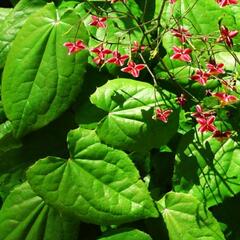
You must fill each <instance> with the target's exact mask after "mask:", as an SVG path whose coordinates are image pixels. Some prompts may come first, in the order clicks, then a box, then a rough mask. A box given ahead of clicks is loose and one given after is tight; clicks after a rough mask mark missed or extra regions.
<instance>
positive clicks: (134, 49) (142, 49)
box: [131, 41, 146, 52]
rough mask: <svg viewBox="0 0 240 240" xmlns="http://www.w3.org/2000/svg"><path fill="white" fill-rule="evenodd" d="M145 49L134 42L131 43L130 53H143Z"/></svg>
mask: <svg viewBox="0 0 240 240" xmlns="http://www.w3.org/2000/svg"><path fill="white" fill-rule="evenodd" d="M145 48H146V47H145V46H144V45H142V46H140V45H139V43H138V42H137V41H134V42H133V47H132V49H131V52H138V51H139V50H140V51H141V52H143V51H144V50H145Z"/></svg>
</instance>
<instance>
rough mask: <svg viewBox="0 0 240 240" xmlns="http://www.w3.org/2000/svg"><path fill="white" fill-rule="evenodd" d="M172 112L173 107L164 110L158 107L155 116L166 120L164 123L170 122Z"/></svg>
mask: <svg viewBox="0 0 240 240" xmlns="http://www.w3.org/2000/svg"><path fill="white" fill-rule="evenodd" d="M172 112H173V110H172V109H168V110H162V109H160V108H157V109H156V112H155V118H156V119H158V120H160V121H162V122H164V123H167V122H168V117H169V115H170V114H171V113H172Z"/></svg>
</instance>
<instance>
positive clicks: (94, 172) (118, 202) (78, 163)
mask: <svg viewBox="0 0 240 240" xmlns="http://www.w3.org/2000/svg"><path fill="white" fill-rule="evenodd" d="M68 145H69V151H70V158H69V159H68V160H66V159H62V158H56V157H47V158H45V159H41V160H39V161H38V162H37V163H35V164H34V165H33V166H32V167H31V168H30V169H29V170H28V174H27V175H28V180H29V183H30V185H31V186H32V188H33V189H34V191H35V192H36V193H37V194H39V195H40V196H41V197H43V199H44V200H45V201H46V202H47V203H49V204H51V205H53V206H54V207H56V208H57V209H59V210H60V211H64V212H67V213H68V214H72V215H74V216H76V217H78V218H79V219H80V220H82V221H86V222H91V223H95V224H119V223H122V222H128V221H134V220H137V219H141V218H146V217H157V216H158V213H157V210H156V209H155V207H154V205H153V202H152V200H151V198H150V196H149V193H148V191H147V189H146V186H145V185H144V183H143V182H142V181H141V180H140V179H139V174H138V172H137V170H136V168H135V167H134V165H133V163H132V162H131V160H130V159H129V158H128V156H127V154H125V153H124V152H122V151H120V150H115V149H112V148H110V147H108V146H106V145H104V144H102V143H100V141H99V138H98V137H97V135H96V134H95V132H94V131H92V130H86V129H81V128H79V129H76V130H73V131H71V132H70V133H69V135H68ZM90 189H91V191H89V190H90Z"/></svg>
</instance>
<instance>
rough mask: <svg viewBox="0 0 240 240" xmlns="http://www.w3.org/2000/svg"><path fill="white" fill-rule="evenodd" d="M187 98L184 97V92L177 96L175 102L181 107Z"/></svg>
mask: <svg viewBox="0 0 240 240" xmlns="http://www.w3.org/2000/svg"><path fill="white" fill-rule="evenodd" d="M186 101H187V99H186V98H185V96H184V94H181V95H180V96H179V97H178V98H177V103H178V104H179V105H180V106H181V107H182V106H183V105H184V104H185V103H186Z"/></svg>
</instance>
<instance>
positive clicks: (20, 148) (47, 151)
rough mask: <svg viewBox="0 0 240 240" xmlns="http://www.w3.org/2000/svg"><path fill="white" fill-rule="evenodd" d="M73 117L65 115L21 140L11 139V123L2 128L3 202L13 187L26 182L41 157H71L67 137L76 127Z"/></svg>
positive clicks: (0, 175)
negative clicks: (33, 166) (32, 165)
mask: <svg viewBox="0 0 240 240" xmlns="http://www.w3.org/2000/svg"><path fill="white" fill-rule="evenodd" d="M74 127H75V125H74V124H73V116H71V113H70V112H66V114H64V115H63V116H61V117H60V118H58V119H57V120H56V121H54V122H52V123H51V124H49V125H48V126H47V127H45V128H42V129H40V130H39V131H36V132H33V133H31V134H29V135H27V136H25V137H24V138H22V139H21V141H19V140H16V139H14V138H13V136H12V132H11V129H12V126H11V124H10V123H9V122H6V123H4V124H1V125H0V135H1V138H0V197H1V198H2V199H3V200H4V199H5V198H6V197H7V195H8V194H9V192H10V191H11V190H12V189H13V187H14V186H16V185H19V184H21V183H22V182H23V181H25V178H26V177H25V171H26V169H27V168H28V167H29V166H30V165H31V164H33V163H34V162H35V161H37V160H38V159H39V158H43V157H46V156H48V155H55V156H59V157H65V156H67V154H68V151H67V146H66V135H67V132H68V131H69V129H71V128H74Z"/></svg>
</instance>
